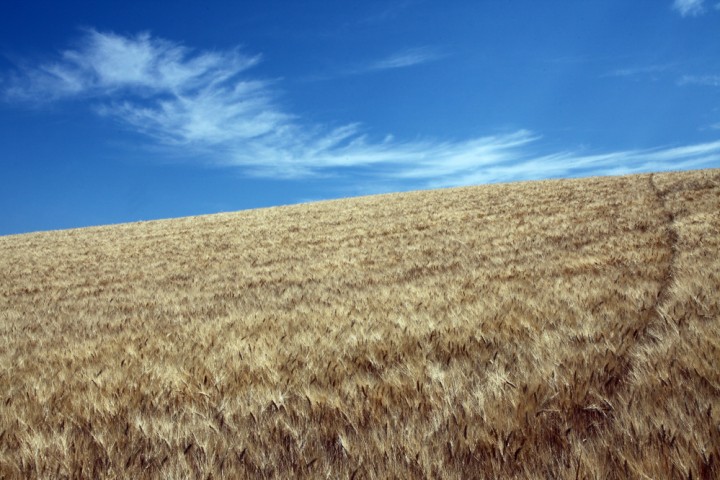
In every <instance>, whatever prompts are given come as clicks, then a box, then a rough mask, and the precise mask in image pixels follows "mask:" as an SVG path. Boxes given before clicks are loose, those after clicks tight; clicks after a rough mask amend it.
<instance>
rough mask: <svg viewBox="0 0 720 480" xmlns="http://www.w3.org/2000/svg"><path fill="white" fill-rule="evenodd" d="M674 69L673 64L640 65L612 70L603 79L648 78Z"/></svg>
mask: <svg viewBox="0 0 720 480" xmlns="http://www.w3.org/2000/svg"><path fill="white" fill-rule="evenodd" d="M672 67H673V64H668V63H665V64H658V65H640V66H634V67H624V68H618V69H615V70H612V71H610V72H608V73H606V74H605V75H603V77H624V78H629V77H641V76H648V75H654V74H658V73H662V72H666V71H668V70H670V69H671V68H672Z"/></svg>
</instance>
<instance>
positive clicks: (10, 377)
mask: <svg viewBox="0 0 720 480" xmlns="http://www.w3.org/2000/svg"><path fill="white" fill-rule="evenodd" d="M719 212H720V170H704V171H695V172H684V173H670V174H655V175H635V176H625V177H615V178H607V177H606V178H591V179H581V180H564V181H542V182H527V183H518V184H504V185H492V186H483V187H469V188H459V189H451V190H437V191H426V192H414V193H407V194H394V195H380V196H372V197H365V198H356V199H348V200H342V201H332V202H321V203H315V204H307V205H299V206H291V207H282V208H270V209H262V210H254V211H246V212H239V213H231V214H220V215H212V216H203V217H194V218H184V219H176V220H168V221H156V222H146V223H137V224H126V225H116V226H108V227H100V228H87V229H80V230H67V231H58V232H47V233H35V234H27V235H17V236H7V237H0V477H2V478H27V477H36V478H239V477H240V478H242V477H257V478H302V477H308V478H320V477H322V478H326V477H329V478H371V479H385V478H457V479H460V478H658V479H660V478H690V477H692V478H718V477H720V459H719V457H720V213H719Z"/></svg>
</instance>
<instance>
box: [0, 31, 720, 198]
mask: <svg viewBox="0 0 720 480" xmlns="http://www.w3.org/2000/svg"><path fill="white" fill-rule="evenodd" d="M429 57H430V53H426V55H425V56H423V54H422V52H414V53H407V52H406V55H405V56H403V55H400V56H396V57H390V58H389V59H386V60H384V61H382V62H378V64H377V68H399V67H401V66H407V65H411V64H417V63H418V62H421V61H429V60H427V58H429ZM423 59H425V60H423ZM258 61H259V57H258V56H247V55H243V54H241V53H240V52H238V51H236V50H230V51H213V52H207V51H197V50H192V49H190V48H186V47H184V46H182V45H179V44H177V43H173V42H170V41H167V40H162V39H157V38H153V37H151V36H150V35H149V34H140V35H136V36H121V35H116V34H113V33H103V32H97V31H95V30H88V31H87V32H86V34H85V35H84V37H83V38H82V40H81V42H80V43H79V44H78V46H77V47H76V48H74V49H72V50H66V51H64V52H61V53H60V55H59V56H58V58H57V59H56V60H55V61H54V62H51V63H44V64H39V65H36V66H25V67H24V68H21V69H20V70H19V71H18V72H17V74H16V75H15V76H14V77H13V78H11V79H10V80H8V81H7V82H6V85H7V88H5V92H4V96H5V98H6V99H7V100H11V101H29V102H40V103H42V102H51V101H54V102H57V101H63V100H64V101H68V100H72V99H82V100H84V101H89V102H90V103H91V104H92V105H93V109H94V111H95V112H97V113H99V114H101V115H104V116H108V117H112V118H115V119H117V120H118V121H119V122H120V123H121V124H123V125H125V126H126V127H127V128H130V129H132V130H134V131H137V132H140V133H141V134H143V135H145V136H146V137H147V138H148V139H150V140H151V142H152V145H160V146H163V148H166V149H168V151H169V152H170V153H171V154H172V155H175V156H178V157H181V156H182V157H184V156H186V155H195V156H197V157H198V158H203V159H205V161H209V162H211V163H213V164H215V165H221V166H228V167H236V168H241V169H243V171H244V172H246V173H247V174H250V175H256V176H266V177H272V178H301V177H309V176H323V175H342V173H343V172H344V171H348V169H353V171H358V169H362V171H363V172H364V173H366V174H367V175H368V176H369V178H372V179H374V180H377V181H376V182H375V183H378V184H380V183H383V182H387V183H388V184H389V183H391V182H394V184H396V185H397V184H400V183H402V184H404V185H408V184H412V185H413V186H416V187H423V186H431V187H434V186H450V185H463V184H473V183H486V182H498V181H510V180H522V179H535V178H547V177H559V176H577V175H601V174H611V173H629V172H640V171H649V170H667V169H682V168H694V167H698V168H699V167H703V166H711V165H716V164H717V162H718V161H719V160H720V142H715V143H706V144H700V145H691V146H686V147H679V148H666V149H654V150H632V151H622V152H615V153H607V154H597V155H580V154H577V153H575V152H560V153H551V154H548V153H539V152H540V151H541V148H540V146H539V143H540V136H539V135H537V134H534V133H532V132H529V131H526V130H518V131H515V132H506V133H502V134H496V135H486V136H478V137H474V138H469V139H464V140H454V141H439V140H429V139H426V140H414V141H402V140H398V139H396V138H394V137H393V136H392V135H387V136H385V137H384V138H383V139H381V140H372V139H370V138H369V137H368V136H367V135H365V134H364V132H363V130H362V128H361V126H360V125H358V124H350V125H344V126H339V127H335V128H330V127H323V126H317V125H309V124H307V123H306V122H303V121H302V119H300V118H298V117H296V116H294V115H291V114H289V113H287V112H286V111H284V110H283V109H282V108H281V107H280V106H279V104H278V100H277V96H276V95H275V94H274V92H273V89H272V84H271V82H268V81H265V80H260V79H257V78H250V77H249V76H248V70H249V69H250V68H251V67H253V66H254V65H256V64H257V63H258Z"/></svg>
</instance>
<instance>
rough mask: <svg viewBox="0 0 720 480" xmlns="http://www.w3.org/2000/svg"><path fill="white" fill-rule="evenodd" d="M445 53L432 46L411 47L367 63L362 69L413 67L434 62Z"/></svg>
mask: <svg viewBox="0 0 720 480" xmlns="http://www.w3.org/2000/svg"><path fill="white" fill-rule="evenodd" d="M442 57H443V55H442V54H440V53H439V52H438V51H437V50H435V49H431V48H427V47H425V48H411V49H407V50H403V51H400V52H397V53H394V54H393V55H390V56H388V57H385V58H382V59H380V60H377V61H374V62H371V63H369V64H368V65H366V66H365V67H364V68H363V69H362V70H367V71H374V70H391V69H394V68H405V67H412V66H414V65H420V64H423V63H429V62H433V61H435V60H438V59H440V58H442Z"/></svg>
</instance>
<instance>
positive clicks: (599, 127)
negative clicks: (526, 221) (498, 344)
mask: <svg viewBox="0 0 720 480" xmlns="http://www.w3.org/2000/svg"><path fill="white" fill-rule="evenodd" d="M719 31H720V2H718V1H717V0H704V1H702V0H674V1H673V0H652V1H650V0H647V1H642V0H637V1H632V2H629V1H627V0H587V1H582V2H570V1H567V2H561V1H548V2H537V1H529V0H528V1H521V0H517V1H500V0H497V1H477V0H475V1H455V2H439V1H430V0H425V1H422V0H397V1H392V0H391V1H369V0H365V1H362V2H350V1H348V2H327V1H313V0H311V1H303V2H294V1H278V0H265V1H242V2H237V1H227V2H206V3H200V2H189V1H177V0H176V1H172V2H170V1H154V2H128V1H123V2H113V1H103V2H96V1H87V2H73V1H66V2H54V1H53V2H46V3H43V2H33V1H17V0H6V2H5V3H4V4H3V15H2V17H1V18H0V209H1V212H2V213H0V235H4V234H12V233H22V232H30V231H37V230H51V229H59V228H72V227H81V226H88V225H100V224H108V223H119V222H132V221H138V220H150V219H156V218H168V217H177V216H186V215H198V214H205V213H215V212H221V211H234V210H241V209H247V208H257V207H265V206H272V205H284V204H292V203H298V202H305V201H312V200H321V199H330V198H339V197H347V196H355V195H364V194H373V193H381V192H392V191H406V190H416V189H427V188H438V187H450V186H458V185H473V184H483V183H491V182H506V181H516V180H529V179H541V178H565V177H578V176H590V175H611V174H624V173H634V172H648V171H662V170H682V169H694V168H706V167H717V166H720V35H718V32H719Z"/></svg>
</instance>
